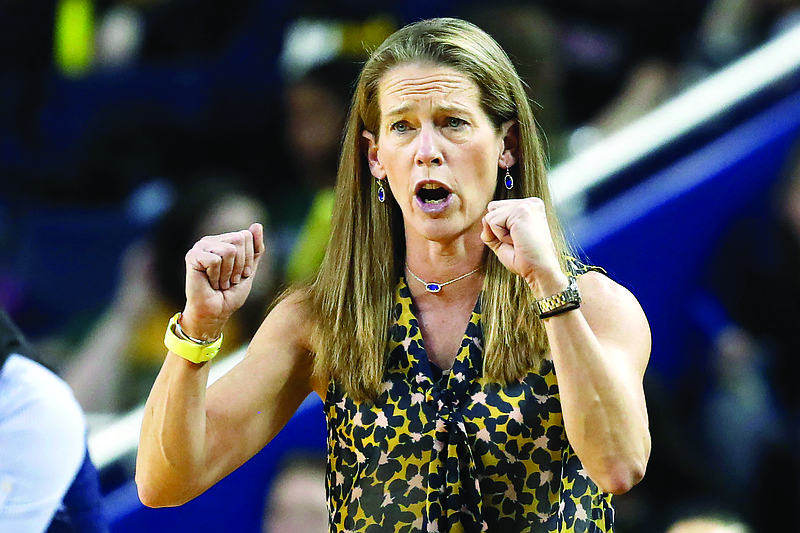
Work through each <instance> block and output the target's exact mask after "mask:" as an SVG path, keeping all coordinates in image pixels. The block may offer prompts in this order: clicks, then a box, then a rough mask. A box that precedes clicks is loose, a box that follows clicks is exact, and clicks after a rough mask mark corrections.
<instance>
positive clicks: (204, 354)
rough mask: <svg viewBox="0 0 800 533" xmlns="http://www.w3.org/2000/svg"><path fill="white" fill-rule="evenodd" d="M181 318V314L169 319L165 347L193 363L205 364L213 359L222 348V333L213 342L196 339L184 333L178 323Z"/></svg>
mask: <svg viewBox="0 0 800 533" xmlns="http://www.w3.org/2000/svg"><path fill="white" fill-rule="evenodd" d="M180 318H181V314H180V313H175V315H173V317H172V318H170V319H169V325H168V326H167V333H166V334H165V335H164V345H165V346H166V347H167V349H169V351H171V352H172V353H174V354H175V355H179V356H181V357H183V358H184V359H186V360H187V361H191V362H192V363H198V364H199V363H205V362H206V361H210V360H211V359H213V358H214V356H215V355H217V353H218V352H219V348H220V346H222V334H221V333H220V336H219V337H218V338H217V339H216V340H213V341H203V340H200V339H195V338H194V337H190V336H189V335H187V334H186V333H184V332H183V330H182V329H181V325H180V322H178V320H179V319H180Z"/></svg>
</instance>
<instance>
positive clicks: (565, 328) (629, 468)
mask: <svg viewBox="0 0 800 533" xmlns="http://www.w3.org/2000/svg"><path fill="white" fill-rule="evenodd" d="M336 194H337V199H336V210H335V212H334V215H333V225H332V228H333V229H332V237H331V242H330V244H329V246H328V251H327V253H326V256H325V260H324V262H323V264H322V266H321V268H320V272H319V275H318V276H317V278H316V280H315V281H314V282H313V283H312V284H311V285H309V286H308V287H305V288H298V289H295V290H294V291H291V292H290V293H289V294H288V295H287V296H286V297H285V298H283V299H282V300H281V301H280V302H279V303H278V304H277V305H276V306H275V308H274V309H273V310H272V312H271V313H270V314H269V315H268V316H267V318H266V319H265V320H264V323H263V325H262V326H261V328H260V329H259V331H258V332H257V333H256V335H255V337H254V339H253V341H252V343H251V344H250V347H249V351H248V356H247V357H246V358H245V359H244V360H243V361H242V362H241V363H240V364H239V365H238V366H237V367H236V368H234V369H233V370H232V371H231V372H230V373H228V374H227V375H226V376H225V377H224V378H223V379H221V380H219V381H218V382H217V383H215V384H214V385H213V386H212V387H211V388H209V390H208V392H206V389H205V384H206V378H207V376H208V369H207V365H204V364H198V363H193V362H191V361H187V360H186V359H184V358H183V357H181V356H178V355H177V354H175V353H169V354H168V355H167V359H166V360H165V362H164V367H163V369H162V371H161V373H160V375H159V377H158V379H157V381H156V383H155V384H154V387H153V391H152V392H151V395H150V398H149V400H148V404H147V408H146V414H145V420H144V423H143V427H142V436H141V444H140V448H139V457H138V465H137V474H136V477H137V483H138V486H139V494H140V497H141V499H142V501H143V502H144V503H145V504H147V505H151V506H161V505H178V504H181V503H183V502H185V501H187V500H189V499H191V498H193V497H195V496H197V495H198V494H200V493H202V492H203V491H204V490H206V489H207V488H208V487H210V486H211V485H213V484H214V483H215V482H217V481H218V480H219V479H221V478H222V477H224V476H225V475H227V474H228V473H229V472H231V471H232V470H234V469H235V468H236V467H238V466H239V465H240V464H242V463H243V462H244V461H245V460H247V459H248V458H249V457H250V456H252V455H253V454H255V453H256V452H257V451H258V450H259V449H261V447H263V446H264V445H265V444H266V443H267V442H269V440H270V439H271V438H272V437H273V436H274V435H275V434H276V433H277V432H278V431H279V430H280V428H281V427H282V426H283V425H284V424H285V423H286V421H287V420H288V419H289V418H290V417H291V416H292V414H293V413H294V411H295V409H296V408H297V406H298V405H299V404H300V402H302V401H303V399H304V398H305V397H306V396H307V395H308V394H309V393H310V392H311V391H312V390H313V391H316V392H317V393H318V394H319V395H320V396H321V397H322V398H323V399H324V401H325V410H326V414H327V418H328V433H329V442H328V448H329V473H328V476H327V485H328V487H327V488H328V500H329V510H330V513H331V531H337V532H339V531H454V532H455V531H470V532H471V531H502V532H512V531H573V530H574V531H610V530H612V528H613V510H612V508H611V503H610V493H620V492H625V491H626V490H628V489H629V488H630V487H632V486H633V485H634V484H635V483H636V482H637V481H638V480H639V479H640V478H641V476H642V475H643V473H644V469H645V465H646V462H647V457H648V455H649V449H650V441H649V433H648V428H647V414H646V409H645V402H644V395H643V392H642V376H643V373H644V370H645V367H646V364H647V359H648V356H649V350H650V335H649V329H648V326H647V321H646V319H645V317H644V314H643V313H642V310H641V308H640V307H639V304H638V303H637V302H636V300H635V298H634V297H633V296H632V295H631V294H630V293H629V292H627V291H626V290H625V289H623V288H621V287H620V286H618V285H617V284H615V283H614V282H612V281H611V280H609V279H608V278H607V277H605V276H603V275H602V274H600V273H598V272H594V271H591V272H587V273H585V274H584V275H582V276H580V279H579V280H576V279H575V277H574V274H576V273H577V272H575V271H576V270H577V269H576V268H574V267H573V266H571V264H570V262H569V260H568V253H567V246H566V244H565V243H564V239H563V237H562V236H561V233H560V231H559V229H558V223H557V220H556V219H555V217H554V215H553V209H552V205H551V201H550V198H549V193H548V190H547V184H546V178H545V173H544V164H543V155H542V149H541V146H540V144H539V142H538V140H537V135H536V132H535V129H534V120H533V117H532V115H531V111H530V107H529V105H528V102H527V100H526V97H525V93H524V91H523V86H522V83H521V81H520V79H519V77H518V76H517V74H516V72H515V70H514V68H513V66H512V65H511V63H510V62H509V60H508V58H507V57H506V55H505V53H504V52H503V51H502V50H501V49H500V48H499V46H497V44H496V43H495V42H494V41H493V40H492V39H491V38H490V37H489V36H488V35H487V34H485V33H484V32H483V31H481V30H479V29H478V28H476V27H475V26H473V25H471V24H468V23H466V22H463V21H460V20H454V19H436V20H430V21H422V22H419V23H416V24H413V25H410V26H407V27H405V28H403V29H401V30H399V31H398V32H396V33H395V34H394V35H392V36H391V37H389V38H388V39H387V40H386V42H384V43H383V44H382V45H381V46H380V47H379V48H378V49H377V50H376V51H375V52H374V53H373V54H372V56H371V57H370V59H369V61H367V63H366V65H365V66H364V69H363V70H362V73H361V76H360V78H359V82H358V86H357V89H356V95H355V97H354V103H353V109H352V111H351V114H350V117H349V119H348V125H347V129H346V137H345V141H344V153H343V155H342V158H341V162H340V169H339V177H338V184H337V192H336ZM261 239H262V229H261V226H260V225H258V224H253V225H251V226H250V228H249V229H247V230H244V231H241V232H238V233H230V234H225V235H220V236H214V237H206V238H204V239H202V240H201V241H200V242H198V243H197V244H196V245H195V247H194V248H192V250H191V251H190V252H189V253H188V254H187V256H186V264H187V283H186V288H187V304H186V307H185V308H184V311H183V313H182V315H181V316H180V320H179V321H177V319H176V320H173V327H172V329H170V330H168V334H167V339H168V344H169V345H171V346H173V347H174V348H175V350H177V351H179V352H182V353H183V355H184V356H185V357H187V358H188V359H192V360H195V361H202V360H203V359H205V358H206V357H207V356H206V355H204V354H205V352H206V351H208V347H207V346H206V345H202V344H199V343H201V342H205V343H208V342H211V341H212V340H214V339H217V343H218V339H219V336H220V334H221V331H222V327H223V325H224V323H225V321H226V320H227V318H228V317H229V316H230V314H231V313H232V312H233V311H234V310H235V309H236V308H237V307H239V306H240V305H241V304H242V302H243V301H244V299H245V298H246V296H247V291H248V289H249V284H250V279H251V278H252V274H253V272H254V271H255V268H256V267H257V264H258V259H259V256H260V254H261V251H262V245H261ZM422 280H425V281H422ZM578 293H579V294H578ZM412 302H413V303H412ZM476 302H477V303H476ZM176 321H177V325H178V326H180V328H178V327H177V326H176V325H175V322H176ZM176 335H182V336H183V338H184V340H183V341H182V342H183V344H181V345H176V343H175V342H174V341H173V340H171V339H174V338H175V336H176ZM187 336H188V337H194V338H195V339H194V341H192V340H186V339H187V338H188V337H187ZM423 338H424V342H423ZM171 351H174V350H171ZM211 351H213V349H212V350H211ZM198 353H199V355H198ZM556 374H557V375H558V380H557V381H556Z"/></svg>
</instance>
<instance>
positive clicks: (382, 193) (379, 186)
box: [378, 180, 386, 203]
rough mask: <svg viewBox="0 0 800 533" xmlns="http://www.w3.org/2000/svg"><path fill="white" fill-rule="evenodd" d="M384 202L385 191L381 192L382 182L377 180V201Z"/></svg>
mask: <svg viewBox="0 0 800 533" xmlns="http://www.w3.org/2000/svg"><path fill="white" fill-rule="evenodd" d="M384 200H386V191H384V190H383V182H382V181H381V180H378V201H379V202H380V203H383V201H384Z"/></svg>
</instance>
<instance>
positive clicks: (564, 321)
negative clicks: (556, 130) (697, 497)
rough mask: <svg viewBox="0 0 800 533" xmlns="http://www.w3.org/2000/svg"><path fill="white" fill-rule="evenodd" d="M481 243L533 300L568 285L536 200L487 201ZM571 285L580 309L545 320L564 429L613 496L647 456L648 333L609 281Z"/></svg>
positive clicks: (635, 307)
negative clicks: (529, 290)
mask: <svg viewBox="0 0 800 533" xmlns="http://www.w3.org/2000/svg"><path fill="white" fill-rule="evenodd" d="M482 239H483V241H484V242H485V243H486V245H487V246H489V248H491V249H492V251H494V253H495V254H497V256H498V258H499V259H500V261H501V262H502V263H503V264H504V265H505V266H506V268H509V269H510V270H512V271H513V272H515V273H516V274H518V275H520V276H522V277H524V278H525V279H526V281H527V282H528V284H529V285H530V286H531V288H532V289H533V290H534V294H535V296H536V298H544V297H547V296H550V295H553V294H556V293H558V292H561V291H562V290H564V289H566V288H567V285H568V278H567V276H566V274H564V272H562V270H561V268H560V266H559V262H558V256H557V253H556V251H555V247H554V246H553V243H552V239H551V238H550V232H549V229H548V225H547V218H546V215H545V210H544V204H543V202H542V201H541V200H539V199H538V198H528V199H524V200H504V201H499V202H492V203H490V204H489V212H488V214H487V215H486V217H485V218H484V223H483V234H482ZM578 287H579V291H580V293H581V298H582V302H581V306H580V308H578V309H575V310H572V311H568V312H565V313H562V314H560V315H557V316H553V317H551V318H548V319H545V321H544V323H545V328H546V330H547V338H548V341H549V343H550V352H551V357H552V359H553V364H554V365H555V370H556V375H557V376H558V388H559V394H560V398H561V408H562V413H563V416H564V427H565V429H566V432H567V437H568V439H569V441H570V444H571V445H572V447H573V448H574V449H575V452H576V453H577V454H578V457H580V459H581V462H582V463H583V466H584V468H585V470H586V472H587V474H588V475H589V477H591V478H592V480H594V482H595V483H597V485H598V486H599V487H600V488H601V490H603V491H605V492H612V493H616V494H619V493H623V492H626V491H628V490H629V489H630V488H631V487H633V486H634V485H636V483H638V482H639V480H641V478H642V476H643V475H644V471H645V467H646V465H647V460H648V457H649V455H650V432H649V429H648V419H647V408H646V405H645V398H644V389H643V386H642V381H643V378H644V371H645V368H646V367H647V361H648V359H649V356H650V328H649V326H648V323H647V319H646V318H645V315H644V312H643V311H642V308H641V306H640V305H639V303H638V302H637V300H636V298H634V296H633V295H632V294H631V293H630V292H629V291H628V290H627V289H625V288H623V287H621V286H620V285H618V284H617V283H615V282H614V281H612V280H611V279H609V278H608V277H606V276H604V275H602V274H599V273H596V272H589V273H587V274H584V275H583V276H581V277H580V278H579V280H578Z"/></svg>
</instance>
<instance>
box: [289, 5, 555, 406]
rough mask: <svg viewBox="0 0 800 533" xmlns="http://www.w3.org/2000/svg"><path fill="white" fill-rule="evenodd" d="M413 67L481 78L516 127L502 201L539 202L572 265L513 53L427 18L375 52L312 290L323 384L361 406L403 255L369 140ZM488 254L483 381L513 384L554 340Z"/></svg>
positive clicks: (486, 98) (357, 98) (355, 108)
mask: <svg viewBox="0 0 800 533" xmlns="http://www.w3.org/2000/svg"><path fill="white" fill-rule="evenodd" d="M415 61H420V62H425V63H430V64H434V65H441V66H446V67H450V68H453V69H455V70H457V71H459V72H461V73H463V74H464V75H466V76H467V77H469V78H470V79H471V80H473V81H474V82H475V84H476V85H477V86H478V88H479V89H480V95H481V96H480V98H481V107H482V109H483V111H484V112H485V113H486V114H487V116H488V117H489V118H490V120H491V121H492V123H493V125H494V127H495V128H496V129H498V130H499V128H500V126H501V125H502V124H503V123H505V122H506V121H508V120H516V121H517V123H518V127H519V139H520V144H519V147H518V150H519V151H518V164H517V165H515V166H514V167H512V168H511V172H512V175H513V178H514V183H515V186H514V188H513V189H512V190H510V191H509V190H507V189H506V188H505V186H503V185H502V183H503V180H502V179H498V186H497V188H496V190H495V195H494V198H495V199H507V198H526V197H530V196H538V197H539V198H541V199H542V200H543V201H544V203H545V206H546V208H547V212H548V216H549V224H550V228H551V232H552V236H553V240H554V242H555V245H556V249H557V251H558V252H559V253H560V255H561V256H562V267H564V268H565V267H566V264H565V263H566V260H565V257H566V255H567V251H568V247H567V244H566V240H565V239H564V238H563V234H562V232H561V229H560V225H559V223H558V220H557V219H556V217H555V215H554V213H553V202H552V200H551V197H550V192H549V189H548V186H547V178H546V174H545V159H544V153H543V148H542V145H541V141H540V139H539V135H538V133H537V129H536V124H535V121H534V118H533V114H532V112H531V107H530V103H529V102H528V99H527V96H526V93H525V90H524V86H523V83H522V81H521V79H520V77H519V75H518V74H517V72H516V70H515V69H514V66H513V65H512V64H511V61H510V60H509V58H508V56H507V55H506V53H505V52H504V51H503V50H502V48H500V46H499V45H498V44H497V43H496V42H495V41H494V40H493V39H492V38H491V37H490V36H489V35H488V34H486V33H485V32H484V31H483V30H481V29H479V28H478V27H476V26H475V25H473V24H470V23H468V22H465V21H463V20H459V19H451V18H439V19H431V20H424V21H420V22H416V23H414V24H410V25H408V26H405V27H404V28H402V29H400V30H398V31H397V32H395V33H394V34H393V35H391V36H390V37H388V38H387V39H386V41H384V42H383V44H381V45H380V46H379V47H378V48H377V49H376V50H375V51H374V52H373V53H372V54H371V56H370V57H369V59H368V61H367V62H366V64H365V65H364V67H363V69H362V71H361V74H360V76H359V79H358V84H357V86H356V91H355V94H354V96H353V102H352V105H351V108H350V113H349V115H348V120H347V125H346V128H345V137H344V142H343V147H342V154H341V158H340V161H339V172H338V177H337V186H336V202H335V207H334V212H333V218H332V225H331V236H330V240H329V243H328V248H327V252H326V255H325V258H324V260H323V262H322V265H321V267H320V269H319V272H318V275H317V277H316V279H315V280H314V281H313V282H312V283H311V284H310V285H308V286H306V287H305V288H304V289H303V290H304V291H305V296H306V301H307V304H308V311H309V315H310V318H311V320H312V322H313V329H312V345H313V346H314V347H315V351H316V353H315V364H314V373H315V376H316V377H317V378H318V379H320V380H322V381H323V382H329V381H330V380H334V381H335V382H336V383H337V384H338V385H339V386H341V387H343V389H344V390H345V391H346V392H347V393H348V394H350V395H351V396H353V397H354V398H356V399H368V398H374V397H375V396H376V395H377V394H378V391H379V388H380V385H381V383H382V379H383V374H384V369H385V365H386V359H387V356H388V350H387V343H388V340H389V327H390V326H391V321H392V319H393V317H392V309H393V305H394V294H395V290H396V283H397V279H398V277H399V276H401V275H402V272H403V264H404V258H405V234H404V229H403V219H402V214H401V212H400V208H399V207H398V205H397V204H396V202H395V201H394V198H393V197H392V194H391V191H389V190H387V194H386V197H387V198H386V201H385V203H380V202H378V201H377V200H376V198H377V187H378V186H377V184H376V180H375V179H374V178H373V177H372V175H371V174H370V171H369V166H368V164H367V160H366V157H365V154H364V150H363V137H362V132H363V131H364V130H366V131H370V132H372V133H373V134H377V132H379V130H380V128H379V125H380V109H379V104H378V85H379V83H380V81H381V78H382V76H383V75H384V74H385V73H386V72H387V71H388V70H389V69H391V68H393V67H395V66H397V65H402V64H407V63H410V62H415ZM498 175H499V171H498ZM486 257H487V259H486V262H485V265H484V273H485V278H484V287H483V296H482V302H481V303H482V317H481V319H482V324H483V330H484V369H483V377H484V379H486V380H489V381H496V382H500V383H507V382H510V381H513V380H518V379H521V378H522V377H524V376H525V375H526V374H527V373H528V372H529V371H530V370H531V369H533V368H536V367H537V366H538V365H539V364H540V363H541V359H542V357H543V355H544V354H545V352H546V351H547V349H548V345H547V337H546V334H545V331H544V327H543V325H542V323H541V321H540V320H539V318H538V317H537V316H536V313H535V312H534V306H533V302H534V296H533V292H532V291H531V289H530V287H529V286H528V285H527V283H526V282H525V281H524V280H523V279H522V278H520V277H519V276H517V275H515V274H513V273H512V272H510V271H509V270H507V269H506V268H505V267H504V266H503V265H502V264H501V263H500V261H499V260H498V259H497V257H496V256H495V255H494V254H492V253H488V254H487V256H486Z"/></svg>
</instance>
